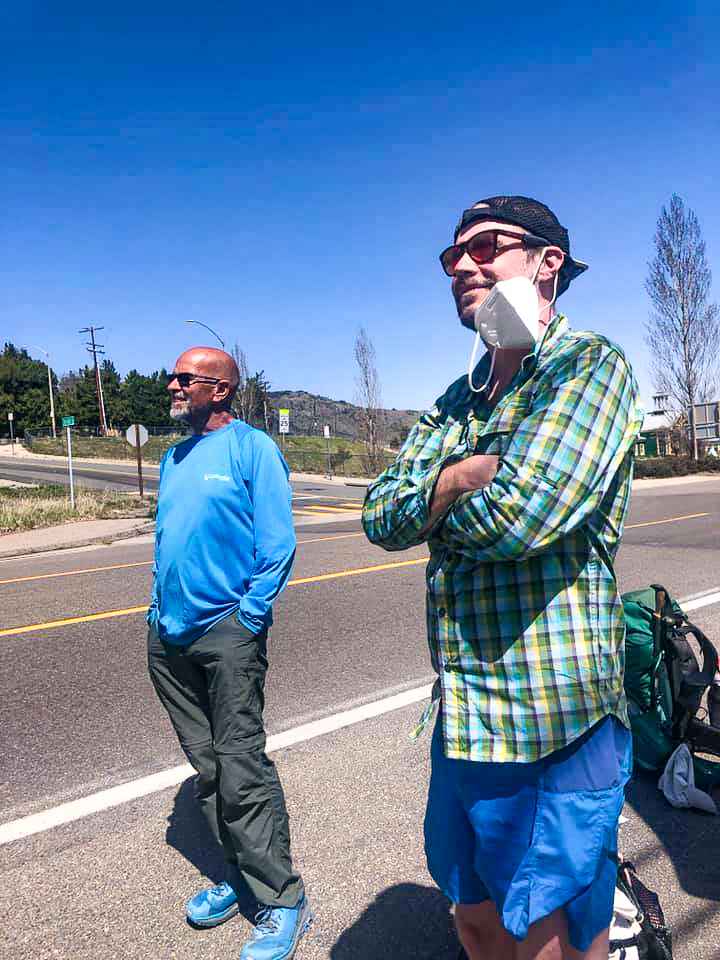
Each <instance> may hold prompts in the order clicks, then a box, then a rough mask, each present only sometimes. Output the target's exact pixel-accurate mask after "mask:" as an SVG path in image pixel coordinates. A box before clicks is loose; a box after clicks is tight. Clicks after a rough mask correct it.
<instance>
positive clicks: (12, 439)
mask: <svg viewBox="0 0 720 960" xmlns="http://www.w3.org/2000/svg"><path fill="white" fill-rule="evenodd" d="M14 419H15V414H14V413H13V411H12V410H10V411H9V412H8V423H9V424H10V451H11V453H12V455H13V456H15V434H14V432H13V420H14Z"/></svg>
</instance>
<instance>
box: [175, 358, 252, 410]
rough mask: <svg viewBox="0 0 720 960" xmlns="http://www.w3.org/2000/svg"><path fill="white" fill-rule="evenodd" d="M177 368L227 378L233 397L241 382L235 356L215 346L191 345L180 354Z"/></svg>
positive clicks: (207, 375) (206, 375)
mask: <svg viewBox="0 0 720 960" xmlns="http://www.w3.org/2000/svg"><path fill="white" fill-rule="evenodd" d="M175 368H176V369H177V370H187V371H189V372H192V373H196V374H198V376H203V377H214V378H215V379H217V380H227V381H228V383H229V384H230V398H231V399H232V397H233V396H234V395H235V391H236V390H237V388H238V384H239V382H240V374H239V372H238V368H237V364H236V363H235V361H234V360H233V358H232V357H231V356H230V354H229V353H225V351H224V350H217V349H216V348H215V347H190V349H189V350H186V351H185V352H184V353H181V354H180V356H179V357H178V360H177V363H176V364H175Z"/></svg>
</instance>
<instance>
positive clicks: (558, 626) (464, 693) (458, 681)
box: [363, 315, 642, 763]
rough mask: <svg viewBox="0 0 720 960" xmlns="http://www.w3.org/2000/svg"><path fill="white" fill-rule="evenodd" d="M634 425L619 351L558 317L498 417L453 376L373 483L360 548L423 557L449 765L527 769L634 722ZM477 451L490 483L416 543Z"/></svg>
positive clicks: (636, 406) (637, 422)
mask: <svg viewBox="0 0 720 960" xmlns="http://www.w3.org/2000/svg"><path fill="white" fill-rule="evenodd" d="M488 363H489V358H488V356H487V355H486V356H485V357H483V359H482V361H481V362H480V364H479V366H478V369H477V370H476V377H477V382H479V383H482V382H484V379H485V378H486V376H487V372H488ZM641 423H642V408H641V404H640V401H639V397H638V391H637V385H636V383H635V380H634V378H633V375H632V372H631V370H630V368H629V366H628V363H627V361H626V360H625V357H624V356H623V354H622V352H621V351H620V350H619V348H618V347H616V346H615V345H614V344H612V343H610V342H609V341H608V340H606V339H605V338H604V337H601V336H599V335H597V334H594V333H587V332H574V331H571V330H570V328H569V326H568V323H567V320H566V319H565V318H564V317H562V316H559V315H558V316H555V317H554V318H553V319H552V321H551V322H550V324H549V325H548V328H547V330H546V332H545V336H544V337H543V340H542V341H541V342H540V343H539V344H537V345H536V348H535V351H534V353H533V354H532V355H530V356H529V357H526V358H525V361H524V362H523V366H522V368H521V370H520V371H518V373H517V375H516V376H515V378H514V379H513V381H512V383H511V384H510V385H509V387H508V388H507V390H506V391H505V392H504V394H503V395H502V397H501V398H500V400H499V401H498V403H497V405H496V406H495V407H494V408H492V407H490V406H489V405H488V404H487V403H486V400H485V394H484V393H481V394H475V395H474V394H472V393H471V392H470V389H469V387H468V385H467V378H465V377H462V378H461V379H459V380H457V381H456V382H455V383H454V384H452V386H451V387H450V388H449V389H448V390H447V392H446V393H445V394H444V395H443V396H442V397H441V398H440V399H439V400H438V402H437V404H436V406H435V407H434V408H433V409H432V410H431V411H430V412H428V413H426V414H424V415H423V416H422V417H421V418H420V419H419V420H418V422H417V423H416V424H415V426H414V427H413V429H412V431H411V432H410V435H409V436H408V438H407V440H406V442H405V444H404V446H403V448H402V450H401V451H400V453H399V455H398V458H397V460H396V461H395V463H394V464H393V465H392V466H391V467H389V468H388V469H387V470H386V471H385V472H384V473H382V474H381V475H380V476H379V477H378V478H377V479H376V480H375V481H374V482H373V483H372V484H371V485H370V486H369V488H368V491H367V495H366V498H365V504H364V507H363V526H364V528H365V532H366V534H367V536H368V537H369V539H370V540H371V541H372V542H373V543H376V544H379V545H380V546H382V547H384V548H385V549H387V550H403V549H405V548H406V547H411V546H415V545H417V544H419V543H421V542H423V540H427V543H428V545H429V548H430V560H429V563H428V567H427V626H428V642H429V646H430V653H431V657H432V663H433V667H434V669H435V671H436V672H437V673H438V676H439V682H440V687H441V694H442V720H443V731H444V737H445V750H446V753H447V755H448V756H449V757H453V758H459V759H470V760H480V761H493V762H500V763H504V762H511V761H512V762H526V763H529V762H532V761H534V760H537V759H539V758H540V757H543V756H545V755H547V754H549V753H552V752H553V751H555V750H558V749H560V748H561V747H564V746H565V745H567V744H568V743H570V742H572V741H573V740H575V739H576V738H577V737H579V736H580V735H581V734H582V733H584V732H585V731H586V730H588V729H589V728H590V727H591V726H592V725H593V724H594V723H596V722H597V721H598V720H600V719H602V717H604V716H606V715H608V714H614V715H615V716H617V717H618V718H619V719H620V720H621V721H622V722H623V723H624V724H626V725H627V722H628V721H627V711H626V704H625V696H624V692H623V672H624V640H625V623H624V619H623V611H622V604H621V601H620V598H619V595H618V591H617V587H616V583H615V576H614V573H613V560H614V557H615V554H616V552H617V548H618V544H619V541H620V537H621V535H622V529H623V523H624V519H625V514H626V512H627V507H628V502H629V497H630V489H631V483H632V460H633V448H634V444H635V440H636V438H637V436H638V433H639V431H640V426H641ZM473 453H486V454H496V455H498V456H499V458H500V460H499V463H498V470H497V474H496V476H495V479H494V480H493V482H492V483H491V484H490V485H489V486H486V487H484V488H483V489H481V490H477V491H474V492H471V493H465V494H462V495H461V496H459V497H458V499H457V500H456V501H455V502H454V504H453V505H452V507H451V508H450V509H449V511H448V512H447V513H446V514H445V516H444V517H443V518H442V519H441V520H440V521H439V522H438V523H436V524H435V525H434V526H433V527H432V529H431V530H430V531H429V532H425V533H423V528H424V527H425V526H426V524H427V522H428V516H429V503H430V499H431V496H432V492H433V489H434V487H435V482H436V480H437V477H438V474H439V473H440V470H441V469H442V468H443V466H446V465H447V464H448V463H451V462H453V461H454V460H457V459H460V458H462V457H466V456H469V455H471V454H473Z"/></svg>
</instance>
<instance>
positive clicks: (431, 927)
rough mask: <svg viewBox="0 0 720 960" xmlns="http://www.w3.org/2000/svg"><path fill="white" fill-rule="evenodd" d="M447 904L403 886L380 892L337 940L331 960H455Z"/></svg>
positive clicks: (430, 891)
mask: <svg viewBox="0 0 720 960" xmlns="http://www.w3.org/2000/svg"><path fill="white" fill-rule="evenodd" d="M458 949H459V948H458V941H457V937H456V936H455V929H454V925H453V920H452V917H451V916H450V910H449V905H448V901H447V900H446V898H445V897H444V896H443V895H442V893H440V891H439V890H435V889H434V888H432V887H422V886H419V885H418V884H415V883H401V884H398V885H397V886H395V887H388V889H387V890H383V892H382V893H381V894H379V895H378V896H377V897H376V898H375V900H374V901H373V902H372V903H371V904H370V906H369V907H368V908H367V909H366V910H365V912H364V913H363V914H362V916H361V917H360V918H359V919H358V920H357V921H356V922H355V923H354V924H353V925H352V926H351V927H349V928H348V929H347V930H345V931H344V933H342V934H341V935H340V937H339V938H338V940H337V942H336V943H335V945H334V946H333V948H332V950H331V951H330V956H331V958H332V960H366V958H368V957H372V960H456V958H457V955H458Z"/></svg>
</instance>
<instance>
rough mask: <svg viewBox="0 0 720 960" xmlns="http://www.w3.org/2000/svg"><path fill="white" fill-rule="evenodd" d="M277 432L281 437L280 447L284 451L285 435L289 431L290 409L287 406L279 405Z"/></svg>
mask: <svg viewBox="0 0 720 960" xmlns="http://www.w3.org/2000/svg"><path fill="white" fill-rule="evenodd" d="M278 433H279V434H280V436H281V438H282V448H283V453H284V452H285V435H286V434H288V433H290V410H289V409H288V408H287V407H285V408H282V407H281V408H280V410H278Z"/></svg>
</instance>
